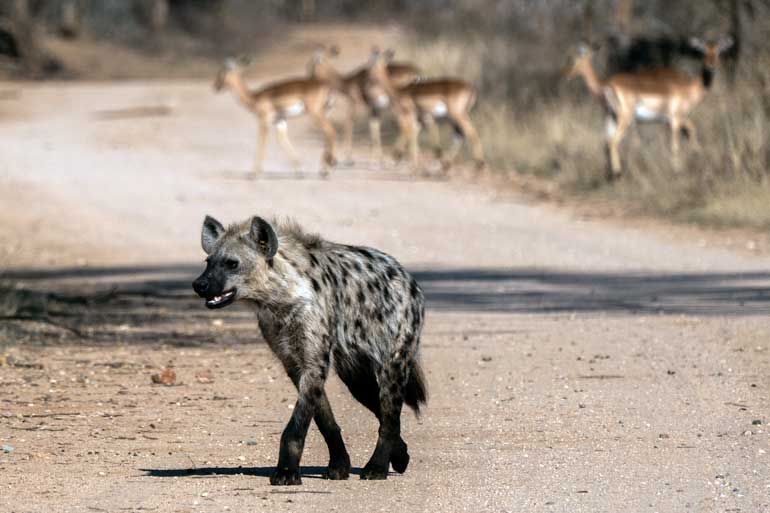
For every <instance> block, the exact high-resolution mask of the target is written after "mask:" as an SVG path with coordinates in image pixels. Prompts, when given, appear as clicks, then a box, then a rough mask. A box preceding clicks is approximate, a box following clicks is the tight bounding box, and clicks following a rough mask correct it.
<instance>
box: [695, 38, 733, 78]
mask: <svg viewBox="0 0 770 513" xmlns="http://www.w3.org/2000/svg"><path fill="white" fill-rule="evenodd" d="M689 43H690V46H692V47H693V48H695V49H696V50H698V51H699V52H700V53H702V54H703V67H704V68H706V69H708V70H711V71H713V70H715V69H716V67H717V65H718V64H719V56H720V55H721V54H722V53H723V52H724V51H725V50H727V49H729V48H730V47H731V46H733V38H731V37H730V36H724V37H722V38H720V39H719V41H717V42H716V43H706V42H704V41H703V40H702V39H699V38H697V37H691V38H690V41H689Z"/></svg>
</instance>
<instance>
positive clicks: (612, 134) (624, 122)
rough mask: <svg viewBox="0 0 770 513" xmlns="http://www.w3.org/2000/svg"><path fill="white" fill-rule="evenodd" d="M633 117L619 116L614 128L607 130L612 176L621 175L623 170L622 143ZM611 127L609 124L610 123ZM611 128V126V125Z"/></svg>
mask: <svg viewBox="0 0 770 513" xmlns="http://www.w3.org/2000/svg"><path fill="white" fill-rule="evenodd" d="M632 120H633V118H631V117H629V116H622V117H619V118H618V119H617V121H616V123H615V125H614V130H610V129H608V130H607V136H608V140H607V146H608V148H609V153H610V177H611V178H615V177H617V176H620V174H621V173H622V172H623V169H622V166H621V163H620V152H619V148H620V143H621V142H623V137H625V134H626V131H627V130H628V127H629V126H630V125H631V121H632ZM608 127H609V125H608ZM609 128H611V127H609Z"/></svg>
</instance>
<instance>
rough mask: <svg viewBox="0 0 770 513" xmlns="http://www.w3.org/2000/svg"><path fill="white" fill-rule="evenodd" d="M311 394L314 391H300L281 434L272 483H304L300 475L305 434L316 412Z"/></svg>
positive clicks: (271, 478) (271, 477)
mask: <svg viewBox="0 0 770 513" xmlns="http://www.w3.org/2000/svg"><path fill="white" fill-rule="evenodd" d="M311 395H312V392H310V393H307V392H306V393H303V392H300V395H299V398H298V399H297V402H296V404H295V405H294V412H293V413H292V415H291V419H289V423H288V424H287V425H286V427H285V428H284V430H283V433H282V434H281V449H280V452H279V453H278V465H277V466H276V469H275V473H274V474H273V475H272V476H270V484H271V485H299V484H302V478H301V477H300V475H299V461H300V459H301V458H302V449H303V448H304V447H305V436H306V435H307V430H308V428H309V427H310V421H311V420H313V415H314V413H315V405H314V401H313V397H311Z"/></svg>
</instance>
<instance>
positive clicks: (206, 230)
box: [201, 216, 225, 255]
mask: <svg viewBox="0 0 770 513" xmlns="http://www.w3.org/2000/svg"><path fill="white" fill-rule="evenodd" d="M224 233H225V227H224V226H222V223H220V222H219V221H217V220H216V219H214V218H213V217H211V216H206V219H204V220H203V229H202V230H201V247H202V248H203V251H205V252H206V254H207V255H210V254H211V252H212V251H213V250H214V245H215V244H216V243H217V241H218V240H219V238H220V237H221V236H222V235H223V234H224Z"/></svg>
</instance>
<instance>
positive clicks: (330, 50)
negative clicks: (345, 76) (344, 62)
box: [327, 45, 340, 57]
mask: <svg viewBox="0 0 770 513" xmlns="http://www.w3.org/2000/svg"><path fill="white" fill-rule="evenodd" d="M327 52H328V53H329V55H330V56H331V57H337V56H338V55H339V54H340V47H339V46H337V45H331V46H330V47H329V48H328V50H327Z"/></svg>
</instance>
